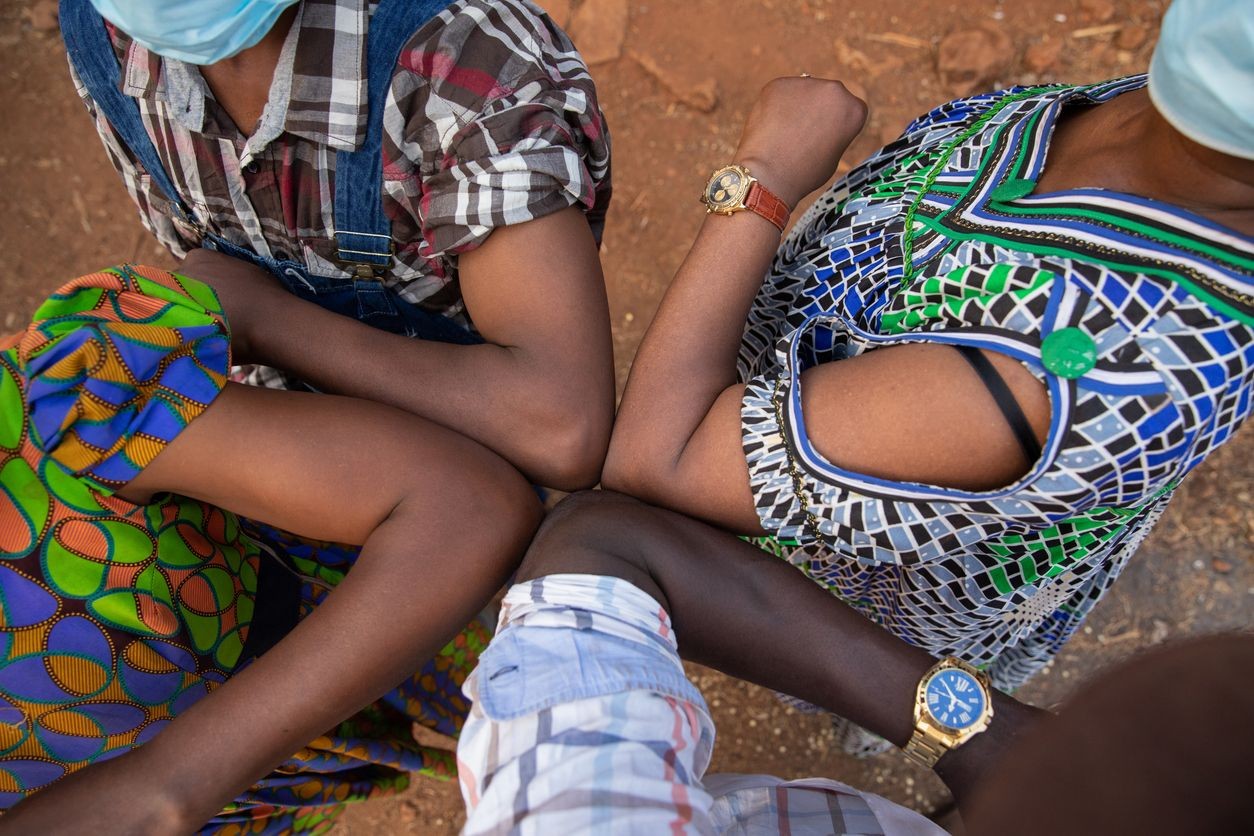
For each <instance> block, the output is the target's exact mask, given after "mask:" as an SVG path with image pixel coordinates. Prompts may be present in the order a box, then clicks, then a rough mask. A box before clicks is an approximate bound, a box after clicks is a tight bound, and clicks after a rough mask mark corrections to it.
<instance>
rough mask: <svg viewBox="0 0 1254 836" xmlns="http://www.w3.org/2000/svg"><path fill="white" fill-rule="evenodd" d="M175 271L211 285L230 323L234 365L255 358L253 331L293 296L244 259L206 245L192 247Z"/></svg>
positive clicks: (245, 362) (264, 324)
mask: <svg viewBox="0 0 1254 836" xmlns="http://www.w3.org/2000/svg"><path fill="white" fill-rule="evenodd" d="M178 272H180V273H183V274H184V275H187V276H190V277H191V278H193V279H199V280H200V281H202V282H204V283H205V284H207V285H209V286H210V287H212V288H213V289H214V290H215V291H216V292H217V294H218V300H219V301H220V302H221V303H222V310H223V312H224V313H225V314H226V321H227V324H228V325H230V327H231V355H232V359H233V361H234V362H235V363H236V364H237V365H245V364H248V363H252V362H259V361H261V358H258V357H256V356H255V354H254V352H255V350H256V347H257V340H256V334H257V333H258V329H260V328H264V327H266V325H267V322H272V321H273V320H272V317H273V316H274V311H275V309H276V306H279V307H281V306H282V305H283V304H284V303H289V304H290V303H292V302H293V301H294V300H293V299H292V297H291V296H289V295H288V293H287V291H285V290H284V289H283V288H282V286H280V285H279V283H278V282H277V281H275V279H274V277H273V276H271V275H270V274H269V273H268V272H266V271H265V270H263V269H262V268H260V267H257V266H256V265H254V264H249V263H248V262H247V261H242V260H240V259H238V258H233V257H231V256H229V255H223V254H222V253H219V252H215V251H213V250H207V249H197V250H192V251H191V252H189V253H188V254H187V256H186V257H185V258H184V259H183V264H182V265H181V266H180V268H179V270H178Z"/></svg>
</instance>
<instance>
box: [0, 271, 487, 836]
mask: <svg viewBox="0 0 1254 836" xmlns="http://www.w3.org/2000/svg"><path fill="white" fill-rule="evenodd" d="M229 368H230V345H229V332H228V330H227V325H226V322H225V320H224V318H223V316H222V312H221V309H220V307H219V305H218V300H217V297H216V296H215V294H214V292H213V291H212V290H211V289H210V288H208V287H207V286H205V285H203V284H201V283H199V282H196V281H194V280H191V279H187V278H184V277H181V276H174V275H171V274H169V273H165V272H162V271H160V270H153V269H151V268H145V267H124V268H119V269H117V270H108V271H104V272H101V273H96V274H93V275H90V276H84V277H83V278H80V279H77V280H75V281H74V282H72V283H70V284H68V285H66V286H65V287H63V288H62V289H61V290H60V291H58V292H57V294H55V295H54V296H53V297H52V298H51V299H49V300H48V302H46V303H45V304H44V305H43V306H42V307H41V308H40V309H39V311H38V312H37V313H36V315H35V321H34V323H33V324H32V325H31V326H30V328H29V329H28V330H27V331H26V332H25V333H24V334H22V335H19V337H17V338H14V339H11V340H8V341H2V342H0V809H6V808H8V807H11V806H12V805H14V804H16V803H18V802H19V801H21V800H22V799H23V798H25V797H26V796H27V795H29V794H31V793H34V792H38V791H39V790H41V789H43V788H45V787H47V786H49V785H51V784H53V783H55V782H56V781H57V780H59V779H61V778H63V777H64V776H66V775H69V774H71V773H73V772H75V771H76V770H79V769H82V768H83V767H86V766H89V765H91V764H93V763H98V762H100V761H103V760H107V759H109V758H111V757H115V756H117V755H120V754H122V753H123V752H126V751H128V750H130V749H132V748H134V747H137V746H142V745H143V744H144V743H145V742H147V741H148V740H151V739H152V738H153V737H155V736H156V735H158V734H160V732H161V729H162V728H164V727H165V726H166V725H167V724H168V723H169V722H170V721H171V720H172V719H174V718H175V717H177V716H178V715H179V714H181V713H182V712H184V711H186V710H187V708H189V707H190V706H191V705H193V704H194V703H195V702H196V701H197V700H199V699H201V698H202V697H204V696H205V695H206V694H209V693H210V692H212V691H213V689H214V688H215V687H217V686H218V685H219V684H221V683H222V682H224V681H225V680H226V679H227V678H228V677H230V676H231V674H232V673H233V672H235V671H236V670H238V669H239V666H240V665H241V664H242V663H246V662H247V658H246V654H245V647H246V643H247V642H248V638H249V634H250V628H251V627H253V625H254V624H255V623H256V619H255V616H257V615H258V613H259V608H260V607H265V606H267V601H266V600H264V599H262V600H258V598H257V593H258V579H259V575H260V573H262V572H263V571H265V570H267V569H268V568H269V567H263V566H262V562H263V561H282V563H283V564H285V565H284V566H283V567H280V568H279V571H285V572H292V573H296V574H297V575H299V576H300V577H301V578H303V583H302V585H301V588H300V589H299V590H298V591H297V592H296V593H295V594H294V596H293V604H294V607H293V610H294V611H295V610H299V611H300V613H301V614H304V613H308V612H310V611H312V609H313V608H314V607H315V606H317V604H318V603H320V602H321V601H322V600H323V599H324V598H325V597H326V595H327V594H328V593H329V591H330V590H331V589H333V588H334V587H335V586H336V584H338V583H339V581H340V580H341V579H343V577H344V576H345V573H346V572H347V571H348V569H349V568H350V567H351V566H352V563H353V561H354V560H355V559H356V556H357V549H356V548H353V547H347V546H340V545H336V544H331V543H317V542H313V541H306V540H302V539H301V538H298V537H295V536H293V535H289V534H284V533H282V532H277V531H274V530H272V529H268V528H265V527H263V526H259V525H256V524H254V523H251V522H249V521H247V520H243V519H240V518H238V517H236V516H235V515H234V514H231V513H229V512H227V511H223V510H222V509H220V508H216V507H214V506H211V505H207V504H205V503H202V502H197V501H193V500H190V499H187V498H185V497H179V496H172V495H168V494H167V495H163V496H157V497H154V499H153V501H152V503H151V504H149V505H134V504H132V503H129V502H126V501H123V500H121V499H119V498H118V497H117V496H114V495H113V493H114V491H115V490H117V489H119V488H120V487H122V486H123V485H125V484H126V483H127V482H128V481H130V479H131V478H133V477H134V476H135V475H136V474H137V473H138V472H139V471H140V470H141V469H143V467H144V466H145V465H146V464H148V463H149V462H150V461H152V459H153V458H154V457H155V456H156V455H157V454H158V453H160V452H161V450H162V449H164V448H165V446H166V445H167V444H169V443H170V442H171V441H173V440H174V438H176V437H177V436H178V434H179V433H180V432H181V431H182V430H183V429H184V428H185V427H186V426H188V424H190V422H192V421H194V420H195V419H196V418H197V416H199V415H200V414H201V413H203V412H204V410H205V409H207V408H208V406H209V405H210V403H212V401H213V399H214V398H215V397H216V396H217V394H218V392H219V391H221V389H222V387H223V385H224V384H225V381H226V375H227V372H228V370H229ZM270 603H271V604H272V603H273V601H271V602H270ZM487 638H488V637H487V631H486V630H485V629H484V628H483V627H481V626H479V625H477V624H476V625H471V626H470V627H468V628H467V629H466V630H465V631H464V632H463V633H462V634H461V635H459V636H458V637H457V638H456V639H455V640H454V641H453V642H452V643H450V644H449V645H448V646H447V647H446V648H444V650H443V651H442V652H441V653H440V654H439V655H437V656H436V658H435V659H433V660H432V661H431V662H429V663H428V664H427V665H425V666H424V667H423V669H422V670H420V671H419V672H418V673H416V674H415V675H414V676H413V677H411V678H410V679H408V680H406V681H405V682H403V683H400V684H399V685H398V686H397V688H395V689H394V690H393V691H391V692H389V693H388V694H387V695H385V696H384V697H383V698H382V699H381V700H379V701H378V702H376V703H374V704H373V705H371V706H369V707H368V708H367V709H365V710H363V711H361V712H359V713H358V714H357V715H355V716H354V717H352V718H350V719H349V720H347V721H345V722H344V723H342V724H340V725H339V726H338V727H336V728H334V729H330V730H328V731H327V732H326V734H324V735H322V736H321V737H319V738H318V739H317V740H314V741H311V742H310V743H309V745H308V746H306V747H305V748H304V749H302V750H301V751H300V752H297V753H295V754H294V755H293V756H292V757H291V758H290V759H289V760H288V761H286V762H285V763H284V764H283V765H282V766H281V767H280V768H279V770H277V771H276V772H274V773H273V774H271V775H270V776H268V777H266V778H265V779H263V780H262V781H260V782H258V783H257V784H256V785H255V786H253V787H252V788H250V789H249V790H248V791H246V792H245V793H244V794H243V795H241V796H240V797H239V798H238V799H237V800H236V801H235V803H233V804H232V805H231V806H230V807H229V808H228V809H227V810H225V811H223V812H222V814H220V815H219V816H218V817H217V818H215V819H214V820H213V821H212V822H210V823H209V824H208V825H207V826H206V828H205V831H206V832H211V833H221V834H232V833H267V834H268V833H293V832H298V833H299V832H320V831H323V830H326V829H328V828H329V827H330V826H331V823H332V821H333V820H334V818H335V817H336V815H337V814H338V813H339V812H340V810H342V808H343V805H344V804H345V803H346V802H349V801H355V800H359V799H363V798H368V797H372V796H376V795H380V794H386V793H391V792H395V791H397V790H400V789H403V788H404V787H405V786H406V785H407V784H408V781H409V773H411V772H418V773H423V774H427V775H434V776H439V777H443V778H449V777H451V776H452V775H454V774H455V771H456V767H455V764H454V759H453V756H452V753H451V752H448V751H444V750H440V749H432V748H428V747H424V746H420V745H418V744H417V743H416V742H415V740H414V736H413V733H412V729H413V724H414V723H419V724H421V725H423V726H426V727H428V728H430V729H433V730H435V731H438V732H441V733H444V734H448V735H455V734H457V733H458V731H459V730H460V729H461V724H462V721H463V719H464V717H465V715H466V713H467V710H468V709H469V705H468V704H467V702H466V700H465V698H464V697H463V696H462V694H461V684H462V682H463V681H464V680H465V678H466V676H467V675H468V674H469V672H470V671H471V670H472V669H473V668H474V666H475V664H476V661H477V659H478V653H479V651H480V650H481V649H482V648H483V647H484V646H485V645H486V642H487ZM308 663H309V664H310V665H312V666H317V665H319V664H320V662H319V660H318V659H316V658H313V659H310V660H309V662H308ZM326 673H327V675H328V676H334V675H335V672H334V671H327V672H326ZM187 756H188V757H189V758H192V757H196V753H195V752H188V753H187Z"/></svg>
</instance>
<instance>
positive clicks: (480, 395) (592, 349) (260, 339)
mask: <svg viewBox="0 0 1254 836" xmlns="http://www.w3.org/2000/svg"><path fill="white" fill-rule="evenodd" d="M228 261H229V260H228ZM184 272H186V273H188V274H189V275H191V276H195V277H196V278H200V279H203V280H204V281H206V282H207V283H209V284H211V285H213V286H214V288H215V289H216V290H218V292H219V294H220V296H221V297H222V300H223V304H224V306H225V307H226V310H227V314H228V316H229V318H230V321H231V323H232V326H233V328H234V329H235V332H236V333H234V334H233V339H236V340H237V341H239V342H240V343H241V345H242V347H243V349H244V350H243V352H242V353H243V355H244V356H246V357H248V358H250V359H256V360H259V361H262V362H265V363H267V364H268V365H273V366H276V367H278V368H282V369H285V370H287V371H290V372H292V373H293V374H295V375H297V376H298V377H301V378H302V379H304V380H307V381H309V382H310V383H311V384H313V385H314V386H316V387H317V388H318V389H320V390H322V391H326V392H332V393H335V394H342V395H351V396H353V397H358V398H365V399H367V400H373V401H377V402H379V403H386V404H389V405H391V406H395V407H397V408H399V409H403V410H405V411H407V412H411V413H413V414H415V415H421V416H422V417H424V418H427V419H430V420H431V421H434V422H436V423H439V424H442V425H444V426H446V427H449V428H451V429H454V430H456V431H458V432H460V433H463V434H465V435H467V436H469V437H470V438H473V439H475V440H476V441H478V442H479V443H481V444H483V445H484V446H486V447H488V448H490V449H492V450H494V451H496V452H497V453H499V454H500V455H502V456H503V457H505V458H506V459H507V460H508V461H510V462H511V463H512V464H514V466H515V467H517V468H518V469H519V470H521V471H522V472H523V473H524V474H525V475H526V476H527V477H528V478H530V479H532V480H534V481H536V482H539V483H541V484H544V485H547V486H550V487H555V488H560V489H563V490H572V489H576V488H580V487H589V486H591V485H594V484H596V482H597V480H598V478H599V477H600V472H601V463H602V460H603V459H604V456H605V449H606V445H607V444H608V442H609V432H610V425H611V423H612V421H613V409H614V364H613V348H612V344H611V341H610V326H609V312H608V304H607V302H606V296H605V283H604V279H603V277H602V274H601V265H600V262H599V260H598V257H597V251H596V245H595V242H594V241H593V238H592V233H591V232H590V230H589V229H588V224H587V222H586V221H585V220H584V218H583V214H582V213H581V212H580V211H579V210H578V209H575V208H571V209H567V210H564V211H562V212H558V213H556V214H553V215H549V216H547V217H544V218H541V219H539V220H534V221H530V222H528V223H525V224H520V225H518V226H510V227H502V228H500V229H497V230H496V231H495V232H493V233H492V235H491V236H490V237H489V238H488V239H487V241H485V242H484V244H483V245H482V246H481V247H479V248H478V249H476V250H473V251H471V252H468V253H465V254H464V255H462V256H461V257H460V263H459V276H460V281H461V289H462V293H463V295H464V297H465V301H466V308H467V310H468V311H469V312H470V314H471V316H472V317H473V318H474V321H475V325H476V327H478V329H479V331H480V333H481V334H482V335H483V337H484V339H485V340H486V341H487V342H486V343H485V344H483V345H474V346H461V345H449V344H445V343H438V342H429V341H424V340H410V339H407V338H405V337H400V336H397V335H395V334H390V333H386V332H384V331H379V330H377V329H374V328H371V327H369V326H367V325H364V324H362V323H360V322H357V321H356V320H353V319H349V318H347V317H343V316H337V315H335V314H331V313H329V312H327V311H325V310H323V309H321V308H319V307H317V306H316V305H313V304H309V303H304V302H296V301H294V300H293V299H292V297H291V296H289V295H287V294H286V293H283V292H282V291H281V290H280V289H279V288H278V287H277V286H276V285H275V284H274V283H273V282H272V281H270V280H269V279H268V277H266V276H264V274H261V273H259V271H256V270H255V269H254V268H252V267H250V266H248V265H244V264H242V263H240V262H230V263H224V257H223V256H219V255H217V254H215V253H209V252H194V253H192V254H191V255H189V256H188V259H187V261H186V262H185V266H184Z"/></svg>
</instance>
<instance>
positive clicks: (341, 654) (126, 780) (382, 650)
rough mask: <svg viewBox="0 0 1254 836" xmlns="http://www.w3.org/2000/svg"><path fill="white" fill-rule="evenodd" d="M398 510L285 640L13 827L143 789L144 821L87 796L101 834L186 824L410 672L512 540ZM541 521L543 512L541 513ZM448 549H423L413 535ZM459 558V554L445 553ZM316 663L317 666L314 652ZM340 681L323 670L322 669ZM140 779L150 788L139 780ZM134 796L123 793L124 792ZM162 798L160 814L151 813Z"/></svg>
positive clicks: (492, 579)
mask: <svg viewBox="0 0 1254 836" xmlns="http://www.w3.org/2000/svg"><path fill="white" fill-rule="evenodd" d="M456 516H457V515H455V514H446V515H443V517H441V516H439V515H435V518H433V515H432V514H431V512H430V509H429V508H425V509H424V508H419V507H412V506H411V507H400V508H398V509H397V511H396V512H395V513H394V514H393V515H392V517H390V518H389V519H388V521H387V522H385V523H384V524H382V525H381V526H379V528H378V529H377V530H376V531H375V533H374V534H373V535H372V536H371V537H370V539H369V540H368V541H367V544H366V546H365V547H364V548H363V550H362V553H361V556H360V557H359V559H358V562H357V563H356V564H355V566H354V567H353V571H352V572H351V573H349V575H348V577H347V578H346V579H345V580H344V581H343V582H342V583H341V584H340V585H339V586H338V587H337V588H336V589H335V590H334V591H333V592H332V594H331V595H330V596H329V597H328V598H327V600H326V601H325V603H323V604H322V605H321V606H320V607H318V608H317V609H316V610H315V611H314V612H313V613H311V614H310V615H309V616H308V617H307V618H306V619H304V620H303V621H302V622H301V623H300V624H299V625H298V626H297V627H296V629H295V630H294V631H293V632H292V633H291V634H290V635H289V636H287V637H286V638H284V639H283V641H281V642H279V643H278V644H277V645H276V646H275V647H274V648H273V649H272V650H270V651H269V652H268V653H267V654H265V655H264V656H262V657H261V658H260V659H258V660H257V661H256V662H255V663H254V664H253V665H251V666H250V667H248V668H246V669H245V670H243V671H242V672H240V673H239V674H237V675H236V676H234V677H232V678H231V679H230V680H228V681H227V683H226V684H224V685H223V686H221V687H220V688H219V689H217V690H216V691H214V692H213V693H212V694H211V695H209V696H208V697H206V698H204V699H202V700H201V701H200V702H199V703H197V704H196V705H195V706H193V707H192V708H191V709H189V710H188V711H186V712H185V713H184V714H182V715H180V716H179V717H178V718H177V719H176V720H175V722H173V723H171V724H170V726H169V727H168V728H166V729H165V730H163V731H162V732H161V734H160V735H158V736H157V737H156V738H155V739H153V740H152V741H150V742H149V743H148V744H146V745H145V746H144V747H143V748H141V749H140V750H138V751H135V752H132V753H129V754H128V755H126V756H125V757H124V758H122V759H120V760H118V761H116V762H108V763H104V764H100V765H98V766H95V767H91V768H89V769H87V770H84V771H83V772H82V773H79V774H78V775H76V776H73V777H72V778H70V779H67V780H66V781H64V782H62V783H60V784H58V785H56V786H54V787H52V788H50V789H49V790H47V791H45V792H44V793H40V794H37V795H35V796H33V797H32V798H31V799H29V800H28V801H26V802H24V803H22V804H21V805H19V806H18V807H16V808H15V809H14V810H13V811H12V812H11V813H10V814H8V815H6V816H5V819H4V823H5V825H6V827H7V828H10V829H12V831H13V832H28V833H35V832H60V831H59V830H58V828H59V827H64V825H65V824H66V818H65V816H66V805H67V804H69V805H74V803H75V801H76V799H77V798H81V797H82V796H80V795H76V794H79V793H81V794H82V795H91V796H93V797H94V798H93V800H95V799H96V798H99V797H100V795H101V794H106V795H107V794H110V791H111V792H112V794H117V793H118V792H119V790H125V789H126V788H127V787H130V788H132V789H133V790H135V791H139V789H140V786H141V785H142V786H143V792H144V793H145V801H144V805H145V808H146V810H145V814H144V816H143V818H144V821H143V822H142V824H141V823H138V822H135V821H133V820H131V819H129V818H127V815H126V813H125V812H124V811H110V810H109V809H108V808H107V807H105V808H98V807H95V806H89V805H84V807H83V809H81V810H77V811H75V812H74V813H72V814H71V815H72V819H73V821H74V822H75V824H76V826H77V827H79V828H81V829H82V830H83V831H90V832H93V833H132V832H135V830H134V828H135V827H137V826H142V827H144V828H146V832H152V833H185V832H190V831H192V830H195V829H196V828H198V827H200V826H202V825H203V824H204V823H205V822H206V821H208V820H209V819H210V818H212V817H213V816H214V815H216V814H217V813H218V812H219V811H220V810H221V809H222V807H223V806H224V805H225V804H226V803H227V802H229V801H230V800H231V799H232V798H234V797H236V796H237V795H238V794H239V793H240V792H242V791H243V790H245V789H246V788H247V787H248V786H250V785H251V784H253V783H254V782H256V781H257V780H258V779H259V778H261V777H262V776H264V775H265V774H266V773H268V772H269V771H271V770H272V769H273V768H274V767H275V766H277V765H278V764H279V763H281V762H282V761H283V760H285V759H287V758H288V757H290V756H291V755H292V754H293V753H294V752H296V751H298V750H299V749H300V748H301V747H302V746H304V745H306V744H308V743H309V742H310V741H311V740H313V739H314V738H316V737H317V736H318V735H320V734H323V733H325V732H326V730H327V729H330V728H333V727H334V726H335V725H336V724H337V723H339V722H340V721H342V720H343V719H344V718H346V717H348V716H350V715H351V714H352V713H353V712H354V711H357V710H358V709H360V708H361V707H362V706H364V705H366V704H367V703H369V702H370V701H372V700H374V699H376V698H377V697H378V696H380V695H381V694H383V693H384V692H386V691H387V690H388V689H389V688H391V687H394V686H395V685H396V684H397V683H398V682H400V681H402V680H403V679H404V678H405V677H406V676H409V675H412V674H413V672H414V671H416V670H417V669H418V668H419V667H420V665H421V664H422V662H423V661H425V660H426V659H429V658H430V657H431V656H432V655H433V654H434V653H435V652H436V651H437V650H438V649H439V648H440V647H441V646H443V644H445V643H446V642H447V641H448V640H449V639H450V638H451V637H452V636H453V635H454V634H455V633H456V631H457V630H458V629H459V628H461V627H462V626H464V625H465V624H466V623H468V622H469V621H470V619H471V618H473V617H474V615H475V613H476V612H477V611H478V609H479V608H480V607H481V606H482V605H483V603H484V602H485V601H486V600H487V599H488V598H490V596H491V594H492V592H493V591H494V590H495V589H497V588H499V586H500V584H502V583H503V582H504V581H505V578H506V576H507V575H508V572H509V570H510V568H511V567H510V562H509V561H508V560H503V559H501V555H502V552H503V551H504V550H505V549H512V550H514V552H515V553H517V552H519V551H521V550H522V548H523V545H524V539H523V538H524V537H525V535H520V534H519V533H517V530H516V533H515V534H514V536H513V537H512V538H509V539H512V540H513V542H509V543H506V542H502V540H503V539H504V538H501V537H499V536H497V535H495V534H491V533H482V532H481V531H480V530H481V529H484V528H488V527H484V526H473V525H468V524H466V523H467V521H466V520H465V519H462V520H458V519H456ZM532 519H535V516H534V515H533V516H532ZM420 530H421V531H423V533H424V537H423V541H424V543H435V544H441V545H443V546H444V548H440V549H435V550H431V551H428V550H426V549H423V550H422V552H421V553H419V554H415V549H414V546H413V543H414V532H415V531H420ZM454 553H455V556H456V559H449V558H450V557H452V556H454ZM311 659H318V660H319V664H318V665H310V664H309V660H311ZM328 670H330V671H334V676H327V671H328ZM141 782H142V783H141ZM123 794H124V795H125V793H123ZM154 801H156V802H157V803H156V805H155V806H156V807H157V809H159V810H163V811H164V815H165V817H164V819H163V818H162V816H161V814H160V813H157V814H154V813H153V812H152V810H153V806H154Z"/></svg>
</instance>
